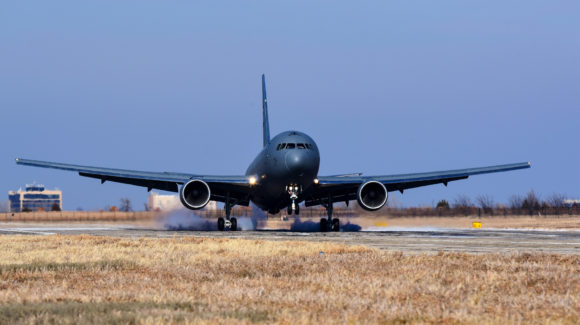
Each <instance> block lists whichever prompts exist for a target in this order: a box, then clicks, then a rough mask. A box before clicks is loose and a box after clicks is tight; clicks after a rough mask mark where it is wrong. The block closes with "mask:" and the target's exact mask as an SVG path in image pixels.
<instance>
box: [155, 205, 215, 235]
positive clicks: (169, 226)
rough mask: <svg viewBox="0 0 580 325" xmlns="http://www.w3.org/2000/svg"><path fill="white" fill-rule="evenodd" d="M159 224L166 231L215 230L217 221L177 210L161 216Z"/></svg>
mask: <svg viewBox="0 0 580 325" xmlns="http://www.w3.org/2000/svg"><path fill="white" fill-rule="evenodd" d="M159 224H160V225H161V226H162V227H163V229H166V230H194V231H195V230H198V231H212V230H217V221H216V220H211V219H204V218H202V217H200V216H198V215H196V214H195V213H193V211H189V210H186V209H178V210H173V211H170V212H168V213H167V214H165V215H163V216H161V218H160V219H159Z"/></svg>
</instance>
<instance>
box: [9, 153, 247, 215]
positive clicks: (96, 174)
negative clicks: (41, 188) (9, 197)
mask: <svg viewBox="0 0 580 325" xmlns="http://www.w3.org/2000/svg"><path fill="white" fill-rule="evenodd" d="M16 163H17V164H18V165H25V166H33V167H43V168H53V169H61V170H68V171H74V172H78V173H79V175H80V176H84V177H90V178H96V179H100V180H101V184H102V183H104V182H106V181H110V182H116V183H123V184H130V185H136V186H142V187H146V188H147V190H148V191H151V190H152V189H159V190H163V191H170V192H178V191H179V185H182V184H185V183H187V182H188V181H190V180H192V179H199V180H202V181H204V182H206V183H207V184H208V185H209V187H210V189H211V198H210V199H211V200H213V201H220V202H225V197H226V193H229V194H230V198H232V199H234V200H235V201H236V202H237V203H236V204H239V205H248V204H249V194H250V188H251V186H250V184H249V181H248V177H246V176H208V175H196V174H184V173H170V172H145V171H137V170H127V169H115V168H102V167H91V166H81V165H71V164H62V163H56V162H48V161H39V160H28V159H20V158H16Z"/></svg>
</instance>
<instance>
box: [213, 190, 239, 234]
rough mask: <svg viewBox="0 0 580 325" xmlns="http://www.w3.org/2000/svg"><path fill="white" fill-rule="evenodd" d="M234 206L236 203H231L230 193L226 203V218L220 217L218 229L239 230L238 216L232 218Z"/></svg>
mask: <svg viewBox="0 0 580 325" xmlns="http://www.w3.org/2000/svg"><path fill="white" fill-rule="evenodd" d="M233 207H234V204H232V203H230V198H229V195H228V196H227V197H226V203H225V207H224V208H225V210H226V218H225V219H224V218H222V217H219V218H218V221H217V226H218V230H219V231H224V230H231V231H236V230H238V219H236V218H230V215H231V214H232V208H233Z"/></svg>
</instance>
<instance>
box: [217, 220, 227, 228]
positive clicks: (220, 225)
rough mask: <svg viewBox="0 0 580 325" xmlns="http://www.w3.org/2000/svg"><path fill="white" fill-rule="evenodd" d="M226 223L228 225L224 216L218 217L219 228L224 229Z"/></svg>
mask: <svg viewBox="0 0 580 325" xmlns="http://www.w3.org/2000/svg"><path fill="white" fill-rule="evenodd" d="M225 225H226V222H225V220H224V218H222V217H219V218H218V230H219V231H224V229H225Z"/></svg>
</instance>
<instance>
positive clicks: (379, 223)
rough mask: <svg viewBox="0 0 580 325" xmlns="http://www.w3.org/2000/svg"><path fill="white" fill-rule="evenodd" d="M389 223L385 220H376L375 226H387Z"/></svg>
mask: <svg viewBox="0 0 580 325" xmlns="http://www.w3.org/2000/svg"><path fill="white" fill-rule="evenodd" d="M386 226H387V223H386V222H384V221H378V222H375V227H386Z"/></svg>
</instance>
